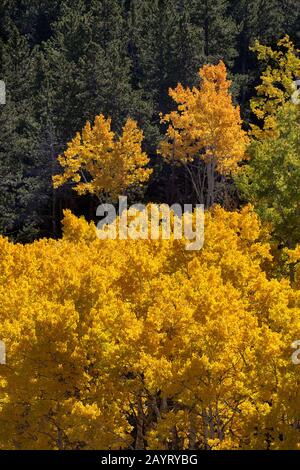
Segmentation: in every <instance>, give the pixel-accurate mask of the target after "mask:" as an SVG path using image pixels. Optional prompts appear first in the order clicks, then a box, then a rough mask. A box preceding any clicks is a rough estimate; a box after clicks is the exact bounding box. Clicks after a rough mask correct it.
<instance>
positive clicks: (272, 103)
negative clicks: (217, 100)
mask: <svg viewBox="0 0 300 470" xmlns="http://www.w3.org/2000/svg"><path fill="white" fill-rule="evenodd" d="M251 50H252V51H254V52H256V54H257V57H258V60H259V61H260V62H262V64H263V65H264V70H263V72H262V75H261V83H260V84H259V85H258V86H257V87H256V91H257V96H255V97H253V98H252V100H251V102H250V104H251V110H252V112H253V114H254V115H255V116H256V118H257V119H258V120H259V121H260V122H261V123H262V129H261V128H260V127H259V126H257V125H254V124H253V125H252V134H253V136H254V137H257V138H262V137H263V138H265V137H274V132H275V134H276V128H277V125H276V114H277V112H278V110H279V109H280V108H281V107H282V106H284V105H287V106H288V105H291V106H293V104H292V95H293V93H294V92H295V91H296V89H297V87H295V81H296V80H297V79H299V77H300V57H299V52H300V51H299V50H298V49H296V47H295V46H294V44H293V42H292V41H291V40H290V38H289V36H285V37H284V38H282V39H281V40H280V41H278V43H277V48H276V49H273V48H272V47H270V46H266V45H263V44H260V43H259V41H256V42H255V45H254V46H253V47H252V48H251Z"/></svg>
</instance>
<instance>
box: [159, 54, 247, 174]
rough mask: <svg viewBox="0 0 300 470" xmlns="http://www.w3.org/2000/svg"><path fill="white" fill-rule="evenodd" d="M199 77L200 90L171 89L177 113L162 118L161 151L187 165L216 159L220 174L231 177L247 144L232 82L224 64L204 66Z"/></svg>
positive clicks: (170, 158)
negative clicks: (232, 95) (165, 129)
mask: <svg viewBox="0 0 300 470" xmlns="http://www.w3.org/2000/svg"><path fill="white" fill-rule="evenodd" d="M199 76H200V80H201V84H200V87H199V88H196V87H194V88H192V89H190V88H186V89H185V88H183V86H182V85H181V84H179V85H178V86H177V87H176V88H175V89H174V90H170V96H171V97H172V98H173V100H174V101H175V103H176V104H177V106H178V110H177V111H173V112H171V113H170V114H167V115H166V116H164V117H163V119H162V122H164V123H167V124H168V129H167V134H166V137H167V139H166V140H165V141H163V142H162V143H161V145H160V149H159V152H160V153H161V154H162V155H163V156H164V157H165V158H167V159H169V160H174V161H176V160H177V161H181V162H184V163H186V162H188V161H191V160H193V159H194V158H195V157H198V158H203V159H204V160H207V159H208V160H209V159H214V160H215V162H216V165H217V169H218V171H219V172H220V173H222V174H228V173H230V172H231V171H234V170H236V168H237V165H238V163H239V161H240V160H242V159H243V157H244V154H245V150H246V146H247V144H248V138H247V135H246V133H245V132H244V131H243V130H242V121H241V117H240V110H239V107H238V106H237V107H235V106H234V105H233V103H232V97H231V95H230V94H229V88H230V85H231V82H230V81H229V80H227V73H226V67H225V65H224V63H223V62H220V63H219V64H218V65H205V66H204V67H203V68H202V69H200V70H199Z"/></svg>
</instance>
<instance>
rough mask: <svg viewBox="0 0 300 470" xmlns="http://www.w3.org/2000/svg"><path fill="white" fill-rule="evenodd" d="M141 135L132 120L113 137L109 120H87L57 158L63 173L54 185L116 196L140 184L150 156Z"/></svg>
mask: <svg viewBox="0 0 300 470" xmlns="http://www.w3.org/2000/svg"><path fill="white" fill-rule="evenodd" d="M143 138H144V137H143V132H142V131H141V130H140V129H139V128H138V127H137V123H136V122H135V121H133V120H132V119H128V120H127V122H126V123H125V125H124V127H123V129H122V135H121V136H116V134H115V133H114V132H113V131H112V130H111V119H109V118H108V119H106V118H105V117H104V116H103V115H102V114H100V115H99V116H96V118H95V122H94V125H93V126H91V124H90V123H89V122H87V123H86V125H85V127H84V129H83V130H82V132H81V133H80V132H77V134H76V136H75V137H74V138H73V139H72V141H71V142H69V143H68V147H67V150H66V151H65V152H64V153H63V154H62V155H60V156H59V157H58V161H59V163H60V165H61V166H62V168H63V169H64V172H63V174H61V175H56V176H54V178H53V182H54V187H55V188H57V187H59V186H61V185H63V184H64V183H66V182H72V183H75V185H74V189H75V191H76V192H77V193H78V194H86V193H90V194H95V195H97V196H101V194H103V193H105V194H108V195H109V196H110V197H111V198H112V199H115V198H116V197H117V196H118V195H119V194H123V193H124V192H125V191H126V189H128V188H129V187H132V186H139V185H142V184H143V183H145V182H147V181H148V179H149V177H150V175H151V172H152V170H151V169H149V168H146V165H147V164H148V162H149V159H148V157H147V155H146V153H145V152H143V151H142V142H143Z"/></svg>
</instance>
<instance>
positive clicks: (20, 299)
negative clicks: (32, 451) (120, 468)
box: [0, 206, 300, 449]
mask: <svg viewBox="0 0 300 470" xmlns="http://www.w3.org/2000/svg"><path fill="white" fill-rule="evenodd" d="M205 227H206V241H205V245H204V248H203V249H202V250H200V251H195V252H187V251H186V250H185V249H184V245H183V244H180V243H178V241H177V240H163V241H162V240H155V241H153V242H151V241H149V240H139V241H126V240H99V239H98V238H97V237H96V236H95V226H94V225H93V224H88V223H87V222H86V221H85V220H84V219H78V218H76V217H75V216H74V215H72V214H71V213H70V212H69V211H66V213H65V219H64V236H63V238H62V239H61V240H57V241H55V240H40V241H37V242H35V243H33V244H31V245H26V246H22V245H13V244H11V243H9V242H8V241H7V240H5V239H0V249H1V252H0V277H1V287H0V294H1V295H0V304H1V305H0V306H1V311H0V315H1V322H0V339H4V340H5V343H6V345H7V358H8V365H7V367H6V366H1V368H0V381H1V389H0V393H1V403H2V404H1V409H0V424H1V426H0V434H1V439H0V442H1V443H2V446H3V447H6V448H13V447H15V446H16V445H18V447H19V448H22V449H23V448H50V449H57V448H64V449H76V448H83V449H88V448H91V449H97V448H103V449H109V448H128V447H129V446H130V445H131V444H132V441H133V436H134V435H135V432H136V426H137V416H140V415H139V409H140V408H139V406H140V405H139V403H142V409H143V415H142V418H141V417H140V419H143V429H144V435H145V440H146V443H147V447H148V448H156V449H157V448H158V449H163V448H168V447H170V446H171V447H172V446H175V447H178V448H181V449H183V448H188V447H189V446H192V445H197V446H198V447H200V448H214V449H226V448H266V447H267V445H268V443H267V442H266V429H268V428H270V427H272V428H273V430H274V431H273V439H274V441H273V446H274V447H275V448H280V446H281V447H284V446H286V445H287V442H289V443H291V445H292V446H294V447H295V448H296V446H297V443H298V442H299V439H298V438H297V435H298V431H297V429H296V428H295V427H293V426H290V427H289V426H287V422H289V423H292V422H293V417H294V416H295V413H296V411H295V410H296V409H297V406H296V405H297V403H298V402H299V398H297V396H296V392H295V390H296V389H297V387H298V383H299V373H298V372H297V368H296V366H295V365H293V364H292V363H291V361H290V356H291V353H292V351H291V348H290V344H291V342H292V340H294V339H297V338H298V335H300V322H299V305H300V302H299V301H300V297H299V295H298V294H297V292H296V291H295V290H293V289H292V288H291V287H290V285H289V282H288V281H287V280H283V281H282V282H279V281H277V280H275V279H271V280H269V279H268V278H267V276H266V274H265V273H264V271H263V269H262V264H263V262H264V260H265V259H266V258H267V257H268V256H269V246H268V245H267V244H265V243H264V242H263V240H262V239H261V236H262V231H261V227H260V224H259V222H258V219H257V216H256V215H255V214H254V212H253V209H252V208H251V207H246V208H244V209H243V210H242V211H241V212H232V213H229V212H226V211H224V210H223V209H222V208H220V207H218V206H216V207H215V208H214V210H212V211H210V212H207V213H206V216H205ZM263 236H265V234H263ZM294 336H296V338H295V337H294ZM294 400H296V404H295V403H294ZM297 400H298V401H297ZM25 416H26V423H25V418H24V417H25ZM282 416H286V417H287V421H286V420H281V418H280V417H282ZM58 429H59V430H60V434H59V433H58ZM280 433H284V436H286V440H284V441H283V442H282V443H281V441H280V440H279V439H278V435H279V434H280ZM45 436H47V438H45ZM193 442H194V444H193ZM195 443H196V444H195Z"/></svg>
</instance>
